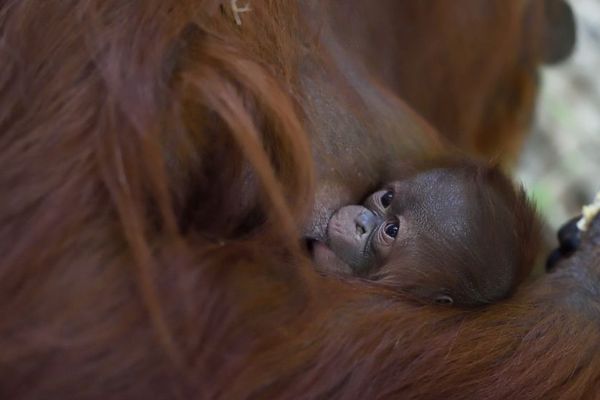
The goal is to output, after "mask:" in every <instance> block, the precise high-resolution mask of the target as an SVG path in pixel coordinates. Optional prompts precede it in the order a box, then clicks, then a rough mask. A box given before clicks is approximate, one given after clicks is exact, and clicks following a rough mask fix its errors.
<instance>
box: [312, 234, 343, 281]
mask: <svg viewBox="0 0 600 400" xmlns="http://www.w3.org/2000/svg"><path fill="white" fill-rule="evenodd" d="M312 258H313V261H314V262H315V267H316V269H317V271H319V272H323V273H327V274H341V275H353V271H352V268H350V266H349V265H348V264H346V263H345V262H343V261H342V260H341V259H340V258H339V257H338V256H337V255H336V254H335V253H334V252H333V251H332V250H331V249H330V248H329V247H328V246H327V245H326V244H325V243H323V242H321V241H315V242H313V243H312Z"/></svg>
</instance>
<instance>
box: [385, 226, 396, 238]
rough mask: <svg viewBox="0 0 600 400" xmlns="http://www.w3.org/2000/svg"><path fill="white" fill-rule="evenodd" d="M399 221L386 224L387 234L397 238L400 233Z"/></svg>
mask: <svg viewBox="0 0 600 400" xmlns="http://www.w3.org/2000/svg"><path fill="white" fill-rule="evenodd" d="M398 229H399V226H398V223H397V222H389V223H388V224H387V225H386V226H385V230H384V232H385V234H386V235H387V236H389V237H391V238H395V237H396V236H397V235H398Z"/></svg>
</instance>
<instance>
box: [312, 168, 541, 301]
mask: <svg viewBox="0 0 600 400" xmlns="http://www.w3.org/2000/svg"><path fill="white" fill-rule="evenodd" d="M327 236H328V239H327V244H324V243H320V242H319V243H315V244H314V246H313V256H314V259H315V262H316V265H317V268H318V269H319V270H320V271H323V272H327V273H334V274H340V273H341V274H351V275H355V276H359V277H363V278H366V279H368V280H373V281H377V282H378V283H380V284H383V285H386V286H390V287H392V288H394V289H397V290H399V291H401V292H403V293H405V294H408V295H410V296H411V297H414V298H416V299H417V300H421V301H423V300H424V301H426V302H434V303H439V304H454V305H460V306H477V305H484V304H490V303H492V302H495V301H497V300H500V299H502V298H505V297H507V296H508V295H510V294H511V292H512V291H513V290H514V289H515V288H516V287H517V285H518V284H519V283H520V282H521V281H522V280H523V279H524V278H525V277H526V276H527V275H528V274H529V272H530V270H531V267H532V265H533V263H534V260H535V258H536V253H537V248H538V247H539V244H540V223H539V221H538V218H537V215H536V212H535V210H534V209H533V207H532V206H531V205H530V203H529V201H528V200H527V198H526V196H525V193H524V191H523V189H522V188H516V187H515V186H514V185H513V184H512V183H511V181H510V180H509V179H508V178H507V177H506V176H505V175H504V174H503V173H502V172H500V170H498V169H497V168H495V167H490V166H488V165H484V164H481V163H476V162H473V161H465V160H461V161H452V162H446V163H445V164H438V165H436V166H435V167H433V168H431V167H430V168H428V169H426V170H421V171H418V172H416V173H414V174H412V175H411V176H408V177H406V178H405V179H402V180H400V181H396V182H392V183H391V184H389V185H387V186H385V187H384V188H383V189H381V190H379V191H376V192H375V193H373V194H371V195H370V196H369V197H368V198H367V200H366V201H365V202H364V204H363V205H349V206H345V207H342V208H340V209H339V210H338V211H336V213H335V214H334V215H333V216H332V218H331V220H330V222H329V224H328V227H327Z"/></svg>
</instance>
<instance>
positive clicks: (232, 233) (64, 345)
mask: <svg viewBox="0 0 600 400" xmlns="http://www.w3.org/2000/svg"><path fill="white" fill-rule="evenodd" d="M442 3H445V4H446V5H447V7H451V6H450V5H449V3H447V2H445V1H443V0H439V1H436V2H433V3H431V4H438V5H440V4H442ZM455 4H456V3H455V2H453V3H452V6H454V5H455ZM470 4H471V6H472V5H473V3H470ZM488 4H492V3H491V2H488ZM495 4H503V5H504V7H506V9H507V10H508V9H510V10H512V9H513V8H514V7H518V8H517V10H521V12H522V13H519V12H517V13H516V14H515V16H516V17H518V18H517V19H515V21H519V22H516V25H515V26H517V25H518V26H522V25H520V23H525V22H528V21H531V20H530V19H529V16H531V18H533V16H536V15H538V16H539V15H541V14H540V13H541V12H543V9H544V5H545V4H546V2H544V1H522V2H521V1H514V2H505V1H501V2H500V1H499V2H498V3H495ZM522 4H528V5H531V7H527V8H525V7H521V5H522ZM465 5H469V3H465ZM244 10H246V11H244ZM463 10H465V11H468V7H465V8H463ZM490 10H492V9H491V8H490ZM322 15H324V14H323V13H321V10H320V9H319V7H318V4H317V2H295V1H287V2H283V1H279V0H272V1H266V0H265V1H259V0H254V1H252V3H251V4H250V7H249V11H248V8H245V7H242V5H241V4H237V2H235V1H232V2H220V1H209V0H207V1H201V0H183V1H178V2H174V1H169V0H146V1H143V2H142V1H134V0H131V1H123V0H88V1H75V0H65V1H44V2H40V1H35V0H21V1H18V2H17V1H8V2H3V3H1V4H0V39H1V40H0V57H1V59H2V63H1V64H0V88H1V90H0V163H1V166H2V168H1V169H0V188H1V189H2V193H3V194H2V196H0V221H1V224H0V249H1V254H2V256H3V257H2V264H1V265H0V307H1V310H2V312H1V313H0V315H1V316H2V318H0V394H1V395H2V396H1V397H3V398H19V399H48V398H65V399H68V398H78V399H106V398H119V399H123V398H131V399H140V398H151V399H168V398H224V399H230V398H295V397H305V398H382V397H400V398H416V397H418V398H440V397H442V398H451V399H452V398H498V399H504V398H523V399H527V398H531V399H537V398H556V397H562V398H581V397H593V396H595V394H596V393H598V389H600V388H598V385H599V384H598V382H599V379H598V374H599V372H598V371H600V369H599V367H600V361H597V360H598V357H596V355H597V354H598V353H599V350H600V349H598V346H599V345H598V344H599V343H600V332H599V331H598V320H599V319H598V318H599V316H598V311H597V307H598V303H597V298H596V297H597V295H596V294H597V291H598V278H599V277H598V268H599V265H598V259H597V257H596V251H597V250H596V247H594V242H593V241H592V239H593V238H594V237H596V238H597V237H598V236H597V235H598V233H597V229H598V227H596V230H594V229H591V230H590V231H589V232H588V235H589V236H588V238H587V240H584V244H583V245H582V246H583V248H582V249H581V250H580V253H578V254H577V255H576V256H573V257H574V258H572V260H573V261H572V262H571V264H570V266H569V265H567V264H566V263H565V264H563V265H561V266H559V269H558V271H557V272H555V273H553V274H551V275H547V276H545V277H543V278H541V279H540V280H538V281H536V282H534V283H532V284H530V285H528V286H525V287H523V288H522V289H521V290H519V291H518V292H517V293H516V294H515V295H514V296H513V297H512V298H511V299H509V300H507V301H504V302H502V303H499V304H496V305H494V306H491V307H488V308H486V309H485V311H481V310H480V311H465V310H459V309H452V308H435V307H428V306H422V305H417V304H414V303H411V302H409V301H406V300H405V299H403V298H401V297H399V296H398V295H397V294H396V293H395V292H393V291H389V290H385V289H383V288H378V287H375V286H373V285H370V284H369V283H367V282H363V283H356V282H350V281H345V280H344V279H340V280H333V279H325V278H322V277H320V276H318V275H316V274H315V273H314V271H313V266H312V265H311V264H310V261H309V260H307V259H306V258H305V257H304V255H303V252H302V250H301V249H300V248H299V246H298V237H299V233H298V232H297V230H296V229H295V227H296V226H298V224H301V223H304V222H305V221H306V220H307V218H308V217H307V209H309V208H310V206H311V202H312V200H313V198H312V197H311V186H312V185H313V183H315V179H313V176H312V170H311V165H308V164H309V162H308V161H307V160H308V159H309V158H308V157H310V156H312V157H313V159H314V160H315V162H314V164H315V166H316V167H317V168H316V169H317V171H316V173H317V179H316V186H317V188H318V189H317V198H316V204H317V207H315V209H316V210H325V211H323V212H322V213H320V214H318V215H317V216H316V218H315V220H314V223H312V224H311V223H307V225H308V228H307V230H308V231H310V232H312V233H313V234H315V235H318V234H319V229H321V228H320V227H321V226H322V222H323V220H322V219H320V217H326V216H327V213H328V211H327V210H333V209H335V206H336V204H337V205H338V206H339V205H341V204H348V203H349V202H351V201H357V200H358V199H359V198H360V197H362V196H364V195H365V194H366V193H368V191H369V190H371V189H373V188H374V187H376V185H377V184H378V183H380V182H382V181H386V180H387V178H388V174H393V173H394V171H398V170H401V169H402V168H403V166H405V165H407V164H408V165H409V164H411V162H412V160H414V159H422V158H427V157H430V156H432V155H437V154H440V153H445V151H446V145H443V144H442V143H441V141H440V140H438V138H437V136H436V134H435V132H434V131H433V130H432V129H431V128H429V127H428V126H427V125H426V123H425V122H424V121H423V120H421V119H420V118H419V117H417V115H416V113H414V112H412V111H411V110H410V109H409V108H408V107H406V106H405V105H404V103H402V101H400V100H399V99H398V98H396V97H394V96H393V95H392V94H391V91H388V90H386V88H385V87H384V86H382V85H378V84H377V83H376V82H375V81H374V80H373V79H371V77H370V75H369V73H368V70H365V69H362V67H361V65H360V64H359V63H358V62H357V61H356V59H355V58H354V57H355V56H356V54H354V55H352V54H351V53H348V52H346V51H344V48H343V46H341V45H340V44H339V43H337V41H336V39H335V37H334V36H332V35H330V30H329V29H328V22H327V20H326V19H324V20H323V19H321V18H318V17H319V16H322ZM480 16H481V24H478V25H477V26H473V27H470V29H471V32H473V34H472V38H473V40H483V39H482V38H485V37H486V36H485V34H484V32H485V28H486V27H488V26H490V25H493V24H494V21H495V17H496V16H495V15H494V13H493V12H490V13H485V12H483V13H481V14H480ZM526 16H528V17H527V19H525V17H526ZM521 17H523V19H521ZM532 20H533V21H537V22H536V26H538V27H541V28H543V29H548V28H549V27H548V26H547V25H546V22H545V21H544V20H543V19H536V18H533V19H532ZM409 21H410V19H409ZM450 22H451V21H449V22H448V23H449V25H448V26H447V27H445V28H446V29H451V24H450ZM414 23H415V24H425V25H427V24H428V21H427V20H415V21H414ZM537 24H540V25H537ZM416 28H417V26H415V29H416ZM430 28H431V35H432V36H431V38H434V37H436V35H437V34H438V32H439V31H437V29H439V28H440V27H439V26H437V25H434V24H432V25H430ZM475 28H477V29H475ZM461 29H462V28H461ZM419 32H425V33H428V32H429V30H426V29H422V30H419ZM406 40H412V39H411V38H410V37H406ZM517 44H518V45H519V46H521V45H522V46H526V47H527V48H529V49H530V51H531V52H532V53H531V54H536V53H537V54H540V53H539V52H541V49H543V48H545V47H547V46H550V45H549V44H547V43H545V42H544V46H542V45H541V44H540V43H538V42H537V41H523V42H520V43H519V42H515V45H517ZM492 45H493V44H492ZM529 46H530V47H529ZM494 49H495V50H497V51H502V49H501V48H498V47H494ZM538 50H539V52H538ZM415 51H418V49H415ZM528 54H529V53H528ZM383 56H384V55H383V54H382V57H383ZM535 60H537V58H535V57H534V58H533V59H532V63H533V64H532V65H535V64H536V62H534V61H535ZM447 61H448V62H451V61H452V62H457V63H461V61H462V60H461V59H452V57H450V58H449V59H448V60H447ZM480 61H481V63H483V64H482V65H484V64H485V65H487V64H486V62H487V61H488V60H487V59H486V57H484V56H482V58H481V60H480ZM489 61H490V62H493V61H494V60H489ZM410 62H411V60H410V57H409V58H408V59H402V60H401V63H400V64H398V65H397V68H398V69H399V70H402V69H403V65H404V63H410ZM519 62H520V61H519ZM527 67H529V66H527ZM524 68H525V66H524ZM485 70H487V69H485V68H484V69H482V71H485ZM511 82H512V81H511ZM466 83H468V79H467V78H465V84H466ZM500 86H501V87H504V84H502V85H500ZM465 88H467V89H468V85H467V86H465ZM505 89H506V90H510V88H508V87H506V88H505ZM439 94H440V93H435V91H432V93H431V95H432V96H438V97H436V98H440V97H439ZM481 100H482V101H485V102H486V103H487V101H488V100H489V99H481ZM444 101H446V99H444ZM438 104H439V103H438ZM459 112H460V110H459ZM482 112H484V111H483V110H482ZM514 112H519V110H514ZM492 133H493V132H492ZM492 133H490V134H492ZM309 151H312V153H309ZM390 176H393V175H390ZM327 193H329V194H333V195H334V196H331V197H328V196H327ZM328 198H334V200H327V199H328ZM584 239H585V238H584ZM548 366H551V368H552V369H548Z"/></svg>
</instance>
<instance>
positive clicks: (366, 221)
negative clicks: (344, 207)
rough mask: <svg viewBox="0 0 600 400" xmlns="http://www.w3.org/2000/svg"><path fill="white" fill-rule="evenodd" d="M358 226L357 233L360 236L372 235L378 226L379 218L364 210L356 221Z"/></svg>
mask: <svg viewBox="0 0 600 400" xmlns="http://www.w3.org/2000/svg"><path fill="white" fill-rule="evenodd" d="M354 222H355V224H356V233H358V234H359V235H361V236H362V235H365V234H370V233H371V232H372V231H373V229H375V227H376V226H377V216H376V215H375V214H374V213H373V212H371V211H370V210H363V211H361V213H360V214H358V216H357V217H356V218H355V219H354Z"/></svg>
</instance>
